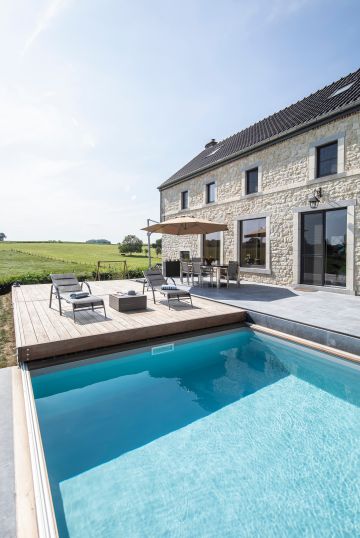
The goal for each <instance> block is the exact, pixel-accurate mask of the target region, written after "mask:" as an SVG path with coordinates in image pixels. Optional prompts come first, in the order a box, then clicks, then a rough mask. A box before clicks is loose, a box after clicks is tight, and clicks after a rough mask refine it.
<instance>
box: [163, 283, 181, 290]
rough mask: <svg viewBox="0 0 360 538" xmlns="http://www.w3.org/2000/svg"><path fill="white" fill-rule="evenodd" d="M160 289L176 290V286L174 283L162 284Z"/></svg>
mask: <svg viewBox="0 0 360 538" xmlns="http://www.w3.org/2000/svg"><path fill="white" fill-rule="evenodd" d="M161 289H162V290H177V287H176V286H175V285H174V284H163V285H162V286H161Z"/></svg>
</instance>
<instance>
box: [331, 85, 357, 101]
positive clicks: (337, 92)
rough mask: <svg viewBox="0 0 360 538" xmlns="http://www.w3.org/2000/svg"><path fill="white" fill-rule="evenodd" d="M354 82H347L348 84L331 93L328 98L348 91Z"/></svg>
mask: <svg viewBox="0 0 360 538" xmlns="http://www.w3.org/2000/svg"><path fill="white" fill-rule="evenodd" d="M353 84H354V83H353V82H350V84H347V85H346V86H343V87H342V88H339V89H338V90H335V91H334V92H333V93H332V94H331V95H329V97H328V99H330V98H331V97H335V96H336V95H340V94H341V93H343V92H346V90H349V89H350V88H351V86H352V85H353Z"/></svg>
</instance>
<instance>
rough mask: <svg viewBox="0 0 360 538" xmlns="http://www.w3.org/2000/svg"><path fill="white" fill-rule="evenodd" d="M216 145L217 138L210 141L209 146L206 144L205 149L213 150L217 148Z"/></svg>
mask: <svg viewBox="0 0 360 538" xmlns="http://www.w3.org/2000/svg"><path fill="white" fill-rule="evenodd" d="M216 144H217V142H216V140H215V138H212V139H211V140H210V142H208V143H207V144H205V149H207V148H212V147H213V146H216Z"/></svg>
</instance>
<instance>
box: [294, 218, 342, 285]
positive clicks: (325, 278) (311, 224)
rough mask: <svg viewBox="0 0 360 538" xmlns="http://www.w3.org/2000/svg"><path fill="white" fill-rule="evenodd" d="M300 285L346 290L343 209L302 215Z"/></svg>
mask: <svg viewBox="0 0 360 538" xmlns="http://www.w3.org/2000/svg"><path fill="white" fill-rule="evenodd" d="M301 283H303V284H311V285H313V286H343V287H345V286H346V209H330V210H327V211H311V212H309V213H303V214H302V216H301Z"/></svg>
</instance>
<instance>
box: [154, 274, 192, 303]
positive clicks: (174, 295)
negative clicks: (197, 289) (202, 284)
mask: <svg viewBox="0 0 360 538" xmlns="http://www.w3.org/2000/svg"><path fill="white" fill-rule="evenodd" d="M144 277H145V279H146V283H147V286H148V289H149V288H150V289H151V291H152V294H153V299H154V303H156V301H155V292H156V291H158V292H159V293H161V295H163V296H164V297H166V299H167V302H168V307H169V309H170V301H172V300H177V301H180V298H182V299H188V300H189V301H190V303H191V306H193V304H192V297H191V294H190V293H189V292H188V291H185V290H179V289H178V288H176V289H172V290H171V289H169V290H167V289H162V286H167V285H169V283H168V281H167V279H166V278H165V277H164V276H163V274H162V272H161V271H159V270H156V269H149V270H147V271H144ZM171 280H172V281H173V284H174V285H175V282H174V280H173V279H171Z"/></svg>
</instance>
